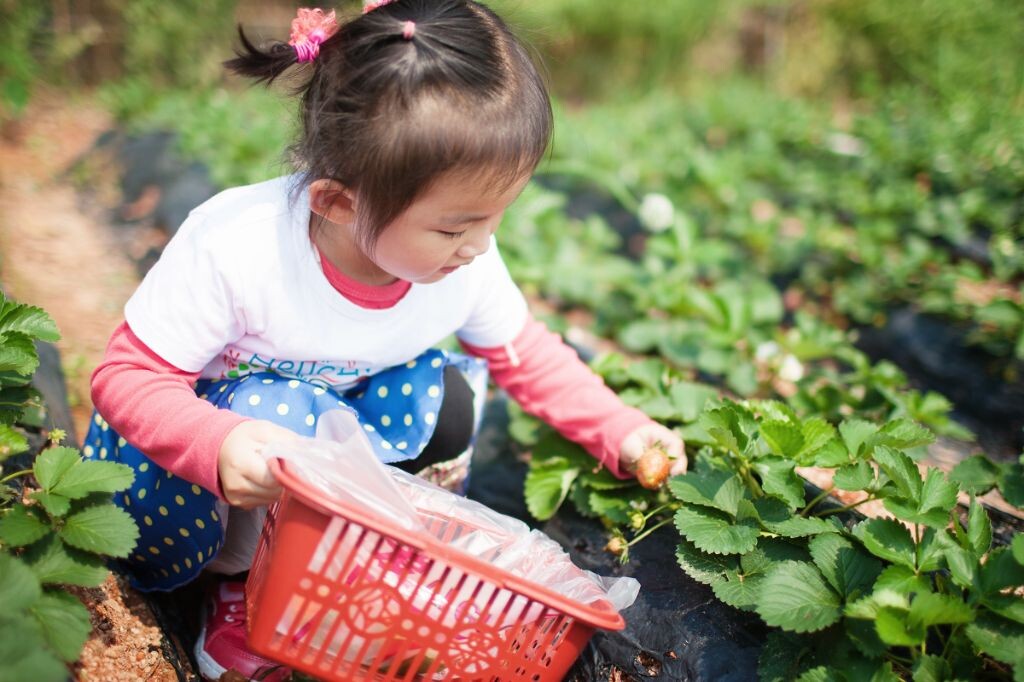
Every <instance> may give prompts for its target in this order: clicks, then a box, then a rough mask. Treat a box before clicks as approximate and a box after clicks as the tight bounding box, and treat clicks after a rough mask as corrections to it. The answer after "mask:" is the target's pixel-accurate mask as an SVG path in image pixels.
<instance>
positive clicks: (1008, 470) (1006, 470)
mask: <svg viewBox="0 0 1024 682" xmlns="http://www.w3.org/2000/svg"><path fill="white" fill-rule="evenodd" d="M999 492H1001V493H1002V494H1003V499H1004V500H1006V501H1007V502H1009V503H1010V504H1012V505H1013V506H1014V507H1022V508H1024V465H1022V464H1019V463H1018V464H1011V465H1009V466H1004V467H1003V469H1002V471H1001V472H1000V474H999Z"/></svg>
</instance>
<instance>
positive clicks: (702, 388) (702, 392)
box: [668, 381, 718, 423]
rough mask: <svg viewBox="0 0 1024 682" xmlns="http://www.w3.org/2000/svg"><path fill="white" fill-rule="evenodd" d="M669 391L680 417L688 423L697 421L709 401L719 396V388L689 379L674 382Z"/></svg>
mask: <svg viewBox="0 0 1024 682" xmlns="http://www.w3.org/2000/svg"><path fill="white" fill-rule="evenodd" d="M668 392H669V396H670V397H671V399H672V405H673V407H675V410H676V412H677V413H678V415H679V418H680V419H681V420H682V421H683V422H687V423H689V422H693V421H696V420H697V418H698V417H699V416H700V413H701V412H703V411H704V406H705V405H707V403H708V401H709V400H714V399H715V398H717V397H718V390H717V389H715V388H714V387H713V386H707V385H705V384H696V383H692V382H689V381H679V382H677V383H674V384H672V386H671V387H670V388H669V391H668Z"/></svg>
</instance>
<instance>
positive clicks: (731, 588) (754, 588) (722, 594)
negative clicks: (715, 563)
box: [711, 575, 764, 611]
mask: <svg viewBox="0 0 1024 682" xmlns="http://www.w3.org/2000/svg"><path fill="white" fill-rule="evenodd" d="M763 580H764V579H763V578H761V577H758V576H750V577H748V576H743V575H737V576H735V577H729V578H726V579H724V580H718V581H715V582H714V583H712V584H711V591H712V592H714V593H715V596H716V597H718V598H719V599H720V600H722V601H723V602H725V603H726V604H728V605H729V606H731V607H733V608H734V609H740V610H741V611H753V610H754V606H755V605H756V604H757V602H758V598H759V594H760V585H761V582H762V581H763Z"/></svg>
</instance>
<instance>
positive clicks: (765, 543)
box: [740, 537, 811, 575]
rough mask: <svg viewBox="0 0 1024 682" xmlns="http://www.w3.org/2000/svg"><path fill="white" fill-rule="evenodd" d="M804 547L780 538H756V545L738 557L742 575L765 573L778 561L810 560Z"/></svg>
mask: <svg viewBox="0 0 1024 682" xmlns="http://www.w3.org/2000/svg"><path fill="white" fill-rule="evenodd" d="M810 559H811V555H810V554H809V553H808V552H807V550H806V548H805V547H803V546H800V545H797V544H793V543H790V542H789V541H787V540H783V539H781V538H768V537H762V538H758V540H757V546H756V547H755V548H754V549H752V550H750V551H749V552H747V553H746V554H744V555H743V556H741V557H740V568H741V569H742V572H743V574H744V575H759V574H765V573H767V572H768V571H769V570H770V569H771V568H772V567H773V566H775V564H777V563H779V562H780V561H803V562H807V561H810Z"/></svg>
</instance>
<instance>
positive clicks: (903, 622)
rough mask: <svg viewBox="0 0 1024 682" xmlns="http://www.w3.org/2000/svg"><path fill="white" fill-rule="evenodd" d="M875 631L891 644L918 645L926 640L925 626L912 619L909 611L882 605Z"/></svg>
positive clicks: (876, 617) (880, 637) (876, 619)
mask: <svg viewBox="0 0 1024 682" xmlns="http://www.w3.org/2000/svg"><path fill="white" fill-rule="evenodd" d="M875 631H876V632H877V633H878V638H879V639H881V640H882V641H883V642H885V643H886V644H888V645H889V646H917V645H918V644H921V643H923V642H924V638H925V636H926V635H927V631H926V630H925V628H924V627H923V626H922V625H920V624H918V623H912V622H911V621H910V616H909V613H908V612H907V611H903V610H902V609H894V608H891V607H888V606H886V607H882V608H880V609H879V610H878V615H876V616H875Z"/></svg>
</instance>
